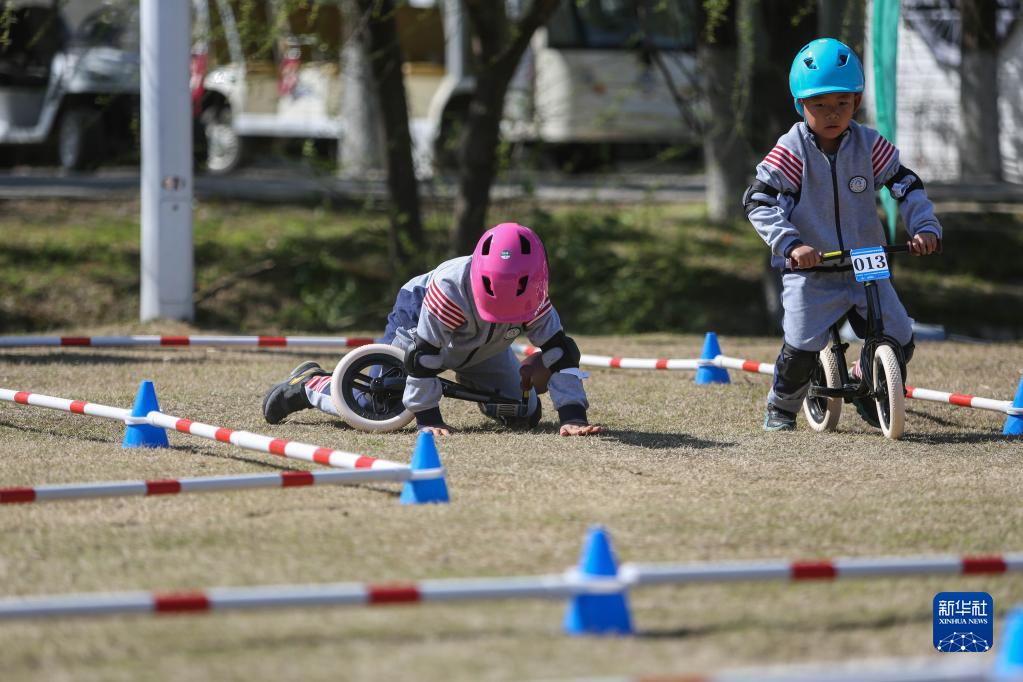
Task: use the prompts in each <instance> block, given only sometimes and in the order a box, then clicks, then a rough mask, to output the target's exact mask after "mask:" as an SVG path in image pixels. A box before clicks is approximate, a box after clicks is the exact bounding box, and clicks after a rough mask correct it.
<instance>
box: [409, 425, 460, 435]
mask: <svg viewBox="0 0 1023 682" xmlns="http://www.w3.org/2000/svg"><path fill="white" fill-rule="evenodd" d="M456 431H458V429H456V428H454V427H453V426H448V425H447V424H441V425H440V426H421V427H419V433H432V434H433V435H435V436H450V435H451V434H452V433H455V432H456Z"/></svg>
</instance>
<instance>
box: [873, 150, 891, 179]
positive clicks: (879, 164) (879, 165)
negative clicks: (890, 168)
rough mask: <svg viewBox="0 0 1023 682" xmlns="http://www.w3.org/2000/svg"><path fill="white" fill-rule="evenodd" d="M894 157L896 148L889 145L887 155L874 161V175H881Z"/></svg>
mask: <svg viewBox="0 0 1023 682" xmlns="http://www.w3.org/2000/svg"><path fill="white" fill-rule="evenodd" d="M893 156H895V146H894V145H888V149H887V150H886V151H885V153H884V154H883V155H881V156H880V157H878V159H877V160H876V161H874V175H880V174H881V171H883V170H884V169H885V166H887V165H888V162H889V161H891V160H892V157H893Z"/></svg>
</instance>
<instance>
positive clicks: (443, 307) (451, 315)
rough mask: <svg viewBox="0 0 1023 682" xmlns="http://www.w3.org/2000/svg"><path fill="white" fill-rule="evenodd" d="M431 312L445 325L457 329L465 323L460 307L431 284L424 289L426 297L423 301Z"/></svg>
mask: <svg viewBox="0 0 1023 682" xmlns="http://www.w3.org/2000/svg"><path fill="white" fill-rule="evenodd" d="M423 302H424V303H426V307H427V308H428V309H429V311H430V312H431V313H433V314H434V315H436V316H437V317H438V318H440V321H441V322H443V323H444V325H445V326H447V327H450V328H451V329H457V328H458V327H461V326H462V325H463V324H465V316H464V315H463V314H462V311H461V309H460V308H459V307H458V306H457V305H455V304H454V303H452V302H451V300H450V299H448V298H447V297H446V296H444V294H442V293H441V292H440V291H439V290H438V289H437V288H436V287H434V286H433V285H432V284H431V285H430V288H429V289H427V290H426V298H425V299H424V301H423Z"/></svg>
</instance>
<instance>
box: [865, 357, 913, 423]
mask: <svg viewBox="0 0 1023 682" xmlns="http://www.w3.org/2000/svg"><path fill="white" fill-rule="evenodd" d="M873 388H874V394H875V396H876V397H875V398H874V400H875V402H876V403H877V418H878V420H879V421H880V422H881V432H882V433H884V435H885V438H890V439H892V440H898V439H899V438H902V434H903V432H904V430H905V425H906V392H905V388H904V386H903V382H902V369H901V368H900V367H899V358H898V356H896V355H895V351H894V350H893V349H892V347H891V346H888V345H884V344H882V345H880V346H878V347H877V350H876V351H875V352H874V386H873Z"/></svg>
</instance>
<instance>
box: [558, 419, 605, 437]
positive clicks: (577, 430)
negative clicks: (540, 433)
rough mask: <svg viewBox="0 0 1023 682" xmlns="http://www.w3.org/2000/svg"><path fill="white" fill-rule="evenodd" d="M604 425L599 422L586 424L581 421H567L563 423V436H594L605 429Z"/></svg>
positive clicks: (561, 432)
mask: <svg viewBox="0 0 1023 682" xmlns="http://www.w3.org/2000/svg"><path fill="white" fill-rule="evenodd" d="M603 430H604V429H603V427H601V426H598V425H597V424H586V423H580V422H567V423H565V424H562V425H561V431H560V432H559V433H560V434H561V435H562V436H592V435H595V434H598V433H600V432H601V431H603Z"/></svg>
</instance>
